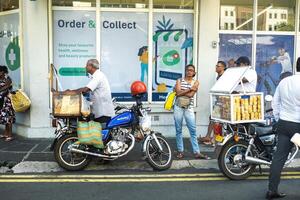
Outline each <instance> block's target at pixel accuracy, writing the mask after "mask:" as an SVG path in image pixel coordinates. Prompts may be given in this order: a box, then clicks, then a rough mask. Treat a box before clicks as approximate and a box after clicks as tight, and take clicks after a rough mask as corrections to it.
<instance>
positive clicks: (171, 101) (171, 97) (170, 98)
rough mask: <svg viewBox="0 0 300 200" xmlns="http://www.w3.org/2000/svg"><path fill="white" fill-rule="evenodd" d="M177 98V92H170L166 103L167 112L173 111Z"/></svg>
mask: <svg viewBox="0 0 300 200" xmlns="http://www.w3.org/2000/svg"><path fill="white" fill-rule="evenodd" d="M175 97H176V92H169V93H168V95H167V97H166V101H165V105H164V108H165V110H168V111H170V110H172V108H173V105H174V102H175Z"/></svg>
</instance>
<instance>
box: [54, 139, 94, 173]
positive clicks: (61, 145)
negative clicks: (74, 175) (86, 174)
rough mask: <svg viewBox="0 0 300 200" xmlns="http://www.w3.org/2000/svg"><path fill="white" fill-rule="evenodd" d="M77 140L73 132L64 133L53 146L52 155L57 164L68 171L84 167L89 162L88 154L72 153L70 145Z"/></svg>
mask: <svg viewBox="0 0 300 200" xmlns="http://www.w3.org/2000/svg"><path fill="white" fill-rule="evenodd" d="M77 141H78V138H77V136H76V135H75V134H72V135H65V136H62V137H61V138H59V139H58V141H57V143H56V145H55V147H54V157H55V160H56V162H57V163H58V165H59V166H60V167H62V168H64V169H66V170H69V171H78V170H82V169H84V168H85V167H86V166H87V165H88V164H89V162H90V158H89V157H88V155H85V154H80V153H73V152H71V151H70V147H71V145H73V144H74V143H75V142H77Z"/></svg>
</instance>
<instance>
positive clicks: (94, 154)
mask: <svg viewBox="0 0 300 200" xmlns="http://www.w3.org/2000/svg"><path fill="white" fill-rule="evenodd" d="M70 151H71V152H73V153H81V154H87V155H90V156H95V157H99V158H109V159H115V158H116V157H114V156H106V155H103V154H98V153H92V152H89V151H83V150H80V149H76V148H71V149H70Z"/></svg>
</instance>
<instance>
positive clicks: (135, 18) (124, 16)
mask: <svg viewBox="0 0 300 200" xmlns="http://www.w3.org/2000/svg"><path fill="white" fill-rule="evenodd" d="M101 70H102V71H103V72H104V73H105V74H106V75H107V78H108V80H109V82H110V86H111V90H112V96H113V97H115V98H116V99H117V100H118V101H133V99H132V97H131V94H130V85H131V83H132V82H134V81H136V80H141V81H144V82H145V83H146V85H147V80H148V13H140V12H133V13H128V12H102V13H101ZM144 100H147V97H145V99H144Z"/></svg>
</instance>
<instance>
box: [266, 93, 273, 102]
mask: <svg viewBox="0 0 300 200" xmlns="http://www.w3.org/2000/svg"><path fill="white" fill-rule="evenodd" d="M265 100H266V101H267V102H271V101H272V100H273V96H272V95H269V94H268V95H266V96H265Z"/></svg>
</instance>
